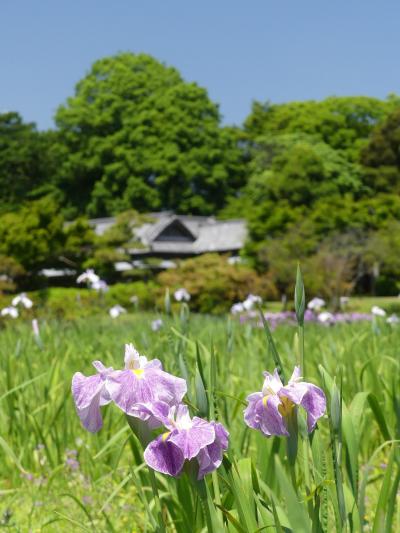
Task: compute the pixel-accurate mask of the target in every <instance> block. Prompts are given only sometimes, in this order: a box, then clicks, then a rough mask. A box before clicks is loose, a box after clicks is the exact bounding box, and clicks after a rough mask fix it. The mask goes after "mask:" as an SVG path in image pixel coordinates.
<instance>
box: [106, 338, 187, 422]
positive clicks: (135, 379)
mask: <svg viewBox="0 0 400 533" xmlns="http://www.w3.org/2000/svg"><path fill="white" fill-rule="evenodd" d="M107 390H108V391H109V394H110V397H111V399H112V400H113V401H114V402H115V403H116V404H117V405H118V407H119V408H120V409H122V411H124V412H125V413H126V414H128V415H130V416H135V417H137V418H141V419H142V420H147V421H148V420H149V418H150V415H149V414H148V412H147V411H146V410H143V409H142V405H143V404H145V405H146V404H151V403H152V402H155V401H162V402H165V403H167V404H168V405H177V404H179V403H180V402H181V400H182V398H183V397H184V396H185V394H186V391H187V385H186V381H185V380H184V379H182V378H177V377H175V376H172V375H171V374H168V373H167V372H164V371H163V369H162V365H161V362H160V361H159V360H158V359H152V360H151V361H148V360H147V358H146V357H145V356H143V355H139V353H138V352H137V350H135V348H134V347H133V346H132V344H126V345H125V369H124V370H116V371H114V372H112V373H110V374H109V375H108V378H107ZM153 427H154V424H153Z"/></svg>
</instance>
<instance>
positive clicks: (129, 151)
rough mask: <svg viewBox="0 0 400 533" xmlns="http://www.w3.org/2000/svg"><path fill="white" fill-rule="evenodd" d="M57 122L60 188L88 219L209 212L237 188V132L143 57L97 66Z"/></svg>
mask: <svg viewBox="0 0 400 533" xmlns="http://www.w3.org/2000/svg"><path fill="white" fill-rule="evenodd" d="M56 123H57V126H58V128H59V132H60V143H59V145H58V147H57V152H58V158H59V161H60V172H59V186H60V188H61V190H62V191H63V192H64V194H65V200H66V201H67V202H69V203H70V205H72V206H74V207H76V208H77V210H78V211H81V212H82V211H85V210H86V211H87V212H88V213H89V214H90V215H105V214H110V213H117V212H120V211H123V210H125V209H129V208H132V207H133V208H136V209H138V210H140V211H151V210H154V209H162V208H170V209H174V210H176V211H180V212H183V213H185V212H188V213H189V212H192V213H204V214H206V213H213V212H215V211H216V210H218V209H219V208H221V207H222V206H223V205H224V203H225V201H226V198H227V196H228V195H230V194H232V193H233V191H234V190H235V189H236V188H238V187H239V186H240V185H241V184H242V179H243V173H244V169H243V165H242V159H243V154H242V151H241V150H240V148H239V142H238V137H239V134H238V132H237V131H236V130H234V129H232V128H222V127H221V126H220V115H219V111H218V107H217V105H216V104H214V103H213V102H211V101H210V99H209V98H208V95H207V91H206V90H205V89H202V88H201V87H199V86H198V85H196V84H195V83H187V82H185V81H184V80H183V79H182V77H181V76H180V74H179V72H178V71H177V70H176V69H174V68H171V67H166V66H164V65H163V64H162V63H160V62H158V61H157V60H155V59H154V58H152V57H150V56H148V55H144V54H138V55H134V54H131V53H121V54H119V55H116V56H114V57H107V58H104V59H101V60H99V61H97V62H95V63H94V65H93V66H92V68H91V70H90V72H89V73H88V75H87V76H86V77H85V78H83V79H82V80H81V81H80V82H79V83H78V84H77V86H76V91H75V95H74V96H73V97H71V98H69V99H68V101H67V103H66V104H65V105H63V106H61V107H60V108H59V109H58V111H57V113H56Z"/></svg>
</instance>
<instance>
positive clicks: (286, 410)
mask: <svg viewBox="0 0 400 533" xmlns="http://www.w3.org/2000/svg"><path fill="white" fill-rule="evenodd" d="M280 400H281V402H282V403H281V404H280V405H279V407H278V411H279V412H280V413H281V415H282V416H289V415H290V413H291V412H292V409H293V407H294V403H293V402H292V400H289V398H286V396H283V397H281V398H280Z"/></svg>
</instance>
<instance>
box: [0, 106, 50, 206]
mask: <svg viewBox="0 0 400 533" xmlns="http://www.w3.org/2000/svg"><path fill="white" fill-rule="evenodd" d="M46 142H47V141H46V135H45V134H40V133H38V132H37V131H36V127H35V125H34V124H32V123H25V122H23V120H22V118H21V116H20V115H19V114H18V113H15V112H8V113H0V212H1V211H3V212H4V211H7V210H12V209H15V208H17V207H18V205H19V204H20V202H21V201H22V200H24V199H26V198H27V196H28V197H29V196H30V197H33V196H35V195H39V192H40V189H42V188H43V187H47V184H48V183H49V180H50V173H51V165H50V164H49V159H48V157H47V150H46V147H47V144H46Z"/></svg>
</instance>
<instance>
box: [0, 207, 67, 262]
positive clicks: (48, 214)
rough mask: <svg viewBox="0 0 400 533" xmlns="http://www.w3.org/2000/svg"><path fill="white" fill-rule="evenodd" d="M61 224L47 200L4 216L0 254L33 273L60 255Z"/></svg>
mask: <svg viewBox="0 0 400 533" xmlns="http://www.w3.org/2000/svg"><path fill="white" fill-rule="evenodd" d="M63 222H64V220H63V217H62V216H61V215H60V213H59V207H58V206H57V204H56V203H55V202H54V200H52V199H51V198H50V197H44V198H41V199H40V200H36V201H34V202H30V203H29V204H25V205H23V206H22V207H21V209H19V210H18V211H17V212H15V213H6V214H4V215H2V216H1V217H0V253H1V254H4V255H6V256H9V257H13V258H14V259H15V260H16V261H17V262H18V263H19V264H20V265H22V266H23V267H24V268H25V269H26V270H29V271H32V272H34V271H36V270H38V269H39V268H40V267H43V266H45V265H46V263H48V262H49V261H50V262H51V261H54V260H55V259H56V258H57V257H58V255H59V254H60V253H61V251H62V245H63V242H64V234H63Z"/></svg>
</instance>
